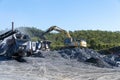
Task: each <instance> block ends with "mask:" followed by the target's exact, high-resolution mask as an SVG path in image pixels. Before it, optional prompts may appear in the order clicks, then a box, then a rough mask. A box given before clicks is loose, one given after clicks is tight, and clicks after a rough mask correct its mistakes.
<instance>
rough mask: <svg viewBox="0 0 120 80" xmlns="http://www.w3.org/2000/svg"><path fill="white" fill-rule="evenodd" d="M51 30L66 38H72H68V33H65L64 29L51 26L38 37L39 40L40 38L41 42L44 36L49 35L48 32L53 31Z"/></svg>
mask: <svg viewBox="0 0 120 80" xmlns="http://www.w3.org/2000/svg"><path fill="white" fill-rule="evenodd" d="M53 30H55V31H58V32H60V33H64V34H65V35H66V36H67V37H68V38H72V37H71V36H70V34H69V32H67V31H65V30H64V29H61V28H59V27H57V26H51V27H50V28H48V29H47V30H46V31H45V32H44V33H43V34H42V35H41V36H40V38H42V39H43V40H45V35H46V34H47V33H50V32H51V31H53Z"/></svg>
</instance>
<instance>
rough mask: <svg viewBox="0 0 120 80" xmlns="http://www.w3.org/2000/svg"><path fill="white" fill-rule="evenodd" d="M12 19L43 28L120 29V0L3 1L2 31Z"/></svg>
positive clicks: (0, 6)
mask: <svg viewBox="0 0 120 80" xmlns="http://www.w3.org/2000/svg"><path fill="white" fill-rule="evenodd" d="M12 21H14V23H15V27H21V26H27V27H37V28H39V29H42V30H46V29H47V28H49V27H50V26H52V25H57V26H59V27H61V28H63V29H66V30H72V31H74V30H108V31H120V0H0V30H4V29H7V28H8V29H9V28H11V22H12Z"/></svg>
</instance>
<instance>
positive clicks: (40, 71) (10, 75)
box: [0, 51, 120, 80]
mask: <svg viewBox="0 0 120 80" xmlns="http://www.w3.org/2000/svg"><path fill="white" fill-rule="evenodd" d="M59 52H60V51H47V52H46V51H41V52H40V53H41V54H42V57H41V55H40V56H39V57H38V54H36V55H37V56H36V55H34V56H32V57H24V59H25V60H26V61H27V62H23V63H21V62H17V61H16V60H1V61H0V80H120V76H119V75H120V68H119V67H112V68H106V67H105V68H101V67H97V66H94V65H91V64H90V63H85V62H83V61H82V62H81V61H78V60H77V59H75V58H73V59H70V58H64V57H61V54H60V53H59Z"/></svg>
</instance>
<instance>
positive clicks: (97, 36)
mask: <svg viewBox="0 0 120 80" xmlns="http://www.w3.org/2000/svg"><path fill="white" fill-rule="evenodd" d="M19 30H21V31H23V32H25V33H26V34H28V35H29V36H30V37H31V39H32V40H33V41H37V40H41V38H40V35H41V34H42V33H43V32H44V31H42V30H40V29H37V28H35V27H32V28H31V27H20V28H19ZM69 33H70V35H71V36H72V38H73V39H84V40H86V42H87V44H88V47H89V48H92V49H95V50H102V49H108V48H111V47H115V46H120V32H119V31H115V32H112V31H101V30H76V31H69ZM46 38H47V39H48V40H50V41H51V42H52V44H51V46H52V48H56V47H59V46H63V45H64V39H65V38H66V35H64V34H62V33H48V34H46Z"/></svg>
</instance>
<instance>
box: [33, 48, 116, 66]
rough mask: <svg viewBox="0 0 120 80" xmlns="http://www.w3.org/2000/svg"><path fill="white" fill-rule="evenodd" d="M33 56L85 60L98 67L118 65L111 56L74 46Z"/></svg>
mask: <svg viewBox="0 0 120 80" xmlns="http://www.w3.org/2000/svg"><path fill="white" fill-rule="evenodd" d="M32 57H42V58H45V57H47V58H52V59H54V58H58V59H60V58H64V59H67V60H76V61H77V62H83V63H85V64H90V65H94V66H98V67H107V68H112V67H114V66H115V67H117V66H118V64H117V62H116V61H115V60H113V59H112V58H111V57H109V56H105V55H101V54H100V53H98V52H96V51H94V50H93V49H88V48H72V49H62V50H58V51H49V52H47V53H46V52H44V51H41V52H38V53H36V54H34V55H32Z"/></svg>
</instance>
